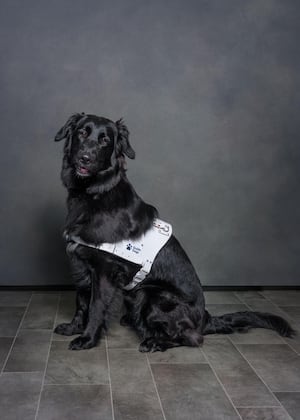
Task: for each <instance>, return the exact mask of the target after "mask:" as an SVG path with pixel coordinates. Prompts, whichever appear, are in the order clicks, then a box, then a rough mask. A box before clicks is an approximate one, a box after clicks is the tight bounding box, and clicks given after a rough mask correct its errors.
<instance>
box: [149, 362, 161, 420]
mask: <svg viewBox="0 0 300 420" xmlns="http://www.w3.org/2000/svg"><path fill="white" fill-rule="evenodd" d="M145 356H146V359H147V363H148V368H149V370H150V374H151V377H152V381H153V385H154V389H155V391H156V395H157V398H158V403H159V406H160V409H161V413H162V415H163V419H164V420H166V415H165V412H164V409H163V405H162V402H161V399H160V395H159V392H158V389H157V385H156V381H155V378H154V375H153V372H152V368H151V363H150V360H149V357H148V355H147V354H146V355H145Z"/></svg>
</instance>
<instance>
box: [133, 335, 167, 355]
mask: <svg viewBox="0 0 300 420" xmlns="http://www.w3.org/2000/svg"><path fill="white" fill-rule="evenodd" d="M167 348H168V347H167V346H166V345H164V343H162V342H159V341H157V340H156V339H155V338H146V340H144V341H142V342H141V344H140V347H139V351H140V352H142V353H147V352H152V353H154V352H155V351H166V350H167Z"/></svg>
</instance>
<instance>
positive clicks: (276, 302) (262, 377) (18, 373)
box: [0, 290, 300, 420]
mask: <svg viewBox="0 0 300 420" xmlns="http://www.w3.org/2000/svg"><path fill="white" fill-rule="evenodd" d="M206 301H207V307H208V309H209V311H210V312H211V313H213V314H222V313H225V312H228V311H230V312H231V311H236V310H237V311H238V310H247V309H252V310H262V311H270V312H273V313H276V314H280V315H284V316H285V317H286V318H287V319H289V320H290V322H291V323H292V325H293V326H294V328H296V329H298V331H299V335H298V337H296V338H295V339H294V340H291V339H282V338H281V337H279V336H278V335H277V334H276V333H274V332H273V331H269V330H259V329H256V330H252V331H250V332H249V333H247V334H234V335H230V336H221V335H215V336H208V337H206V338H205V343H204V345H203V347H202V348H199V349H198V348H187V347H181V348H177V349H171V350H168V351H167V352H165V353H152V354H148V355H147V354H142V353H139V351H138V350H137V347H138V340H137V338H136V336H135V334H134V333H133V332H132V331H131V330H130V329H128V328H124V327H121V326H119V325H118V323H117V322H115V323H114V324H113V325H112V327H111V330H110V333H109V335H108V337H106V339H104V340H102V342H101V344H100V345H99V346H98V347H97V348H94V349H91V350H85V351H79V352H74V351H73V352H72V351H69V350H68V349H67V346H68V340H69V338H66V337H62V336H59V335H56V334H54V333H53V332H52V331H53V327H54V325H55V324H57V323H59V322H64V321H68V320H70V318H71V316H72V313H73V310H74V293H73V292H49V293H42V292H13V291H1V292H0V367H1V375H0V413H1V414H0V418H1V420H8V419H9V420H19V419H20V420H30V419H32V420H33V419H35V420H50V419H51V420H54V419H57V420H69V419H70V420H71V419H72V420H76V419H89V420H93V419H103V420H121V419H127V420H156V419H157V420H185V419H186V420H194V419H201V420H206V419H207V420H214V419H220V420H221V419H222V420H223V419H247V420H250V419H251V420H252V419H258V420H263V419H270V420H271V419H275V420H277V419H278V420H279V419H280V420H286V419H300V291H297V290H295V291H270V290H268V291H265V292H253V291H249V292H206Z"/></svg>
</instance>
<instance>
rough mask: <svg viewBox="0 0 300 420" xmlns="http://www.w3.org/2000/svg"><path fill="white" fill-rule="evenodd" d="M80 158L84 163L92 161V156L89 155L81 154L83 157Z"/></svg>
mask: <svg viewBox="0 0 300 420" xmlns="http://www.w3.org/2000/svg"><path fill="white" fill-rule="evenodd" d="M79 160H80V163H84V164H86V165H87V164H88V163H90V161H91V158H90V156H89V155H83V156H81V158H80V159H79Z"/></svg>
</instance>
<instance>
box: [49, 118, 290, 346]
mask: <svg viewBox="0 0 300 420" xmlns="http://www.w3.org/2000/svg"><path fill="white" fill-rule="evenodd" d="M128 135H129V132H128V129H127V127H126V126H125V125H124V123H123V121H122V120H119V121H117V122H116V123H114V122H113V121H110V120H108V119H106V118H102V117H97V116H94V115H85V114H75V115H72V116H71V117H70V118H69V120H68V121H67V122H66V124H65V125H64V126H63V127H62V128H61V129H60V130H59V132H58V133H57V135H56V137H55V140H56V141H60V140H65V141H66V142H65V146H64V158H63V167H62V181H63V184H64V185H65V187H66V188H67V190H68V201H67V204H68V216H67V221H66V230H65V236H66V239H67V252H68V255H69V258H70V263H71V272H72V276H73V280H74V282H75V286H76V291H77V300H76V303H77V307H76V313H75V315H74V318H73V319H72V321H71V322H70V323H69V324H60V325H58V326H57V327H56V329H55V332H56V333H58V334H63V335H75V334H81V335H80V336H79V337H77V338H75V339H74V340H73V341H71V343H70V349H72V350H80V349H87V348H90V347H93V346H95V345H96V344H97V342H98V341H99V338H100V337H101V335H102V334H103V333H104V332H105V331H106V330H107V324H108V318H109V313H110V308H111V307H112V306H113V304H114V301H115V300H116V299H118V297H119V296H120V295H123V296H124V303H125V308H126V314H125V315H124V316H123V317H122V319H121V324H122V325H129V326H131V327H132V328H134V329H135V330H136V332H137V333H138V335H139V336H140V338H141V340H142V343H141V345H140V351H143V352H147V351H164V350H166V349H167V348H170V347H176V346H199V345H200V344H201V343H202V342H203V335H205V334H213V333H225V334H228V333H232V332H234V331H246V330H248V329H249V328H252V327H258V328H269V329H273V330H276V331H277V332H278V333H279V334H280V335H282V336H286V337H291V336H292V335H293V334H294V331H293V330H292V328H291V327H290V325H289V324H288V323H287V322H286V321H285V320H284V319H282V318H280V317H278V316H275V315H271V314H267V313H260V312H237V313H233V314H226V315H223V316H219V317H216V316H211V315H210V314H209V313H208V312H207V311H206V310H205V302H204V297H203V292H202V288H201V284H200V281H199V279H198V276H197V274H196V272H195V269H194V268H193V266H192V264H191V262H190V260H189V258H188V257H187V255H186V253H185V252H184V250H183V249H182V247H181V245H180V244H179V242H178V241H177V239H176V238H175V237H174V236H173V235H172V236H171V238H170V239H169V240H168V242H167V243H166V244H165V245H164V246H163V248H162V249H161V250H160V251H159V253H158V255H157V256H156V258H155V260H154V263H153V265H152V268H151V271H150V273H149V274H148V275H147V276H146V278H145V280H144V281H143V282H141V283H140V284H139V285H137V286H136V287H135V288H133V289H132V290H131V291H124V289H123V288H124V286H126V285H127V284H128V283H130V282H131V280H132V278H133V277H134V276H135V274H136V273H137V271H138V270H139V269H140V266H138V265H136V264H134V263H132V262H129V261H126V260H124V259H122V258H120V257H118V256H115V255H113V254H111V253H108V252H105V251H101V250H99V249H94V248H92V247H89V246H86V245H82V244H78V243H76V240H75V239H74V238H79V239H80V240H81V241H83V243H87V244H102V243H116V242H119V241H122V240H125V239H126V240H127V239H131V240H132V239H135V238H139V237H141V235H142V234H144V233H145V232H147V231H148V230H149V229H150V228H151V226H152V223H153V220H154V219H155V218H156V217H157V210H156V209H155V208H154V207H152V206H151V205H149V204H146V203H145V202H144V201H143V200H142V199H141V198H140V197H139V196H138V195H137V193H136V192H135V190H134V189H133V187H132V185H131V184H130V183H129V181H128V180H127V177H126V174H125V155H126V156H127V157H129V158H130V159H134V157H135V152H134V150H133V149H132V147H131V146H130V144H129V140H128ZM121 291H123V292H122V293H121Z"/></svg>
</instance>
